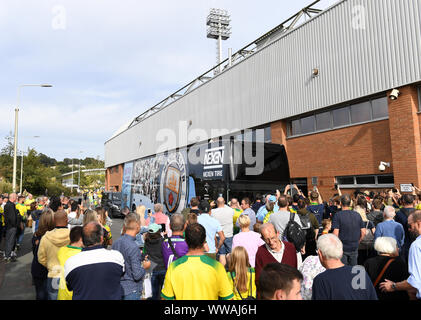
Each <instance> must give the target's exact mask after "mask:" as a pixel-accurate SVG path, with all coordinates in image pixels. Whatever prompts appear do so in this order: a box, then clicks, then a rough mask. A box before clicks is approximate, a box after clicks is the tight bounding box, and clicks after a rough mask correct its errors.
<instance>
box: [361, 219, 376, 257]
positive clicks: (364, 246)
mask: <svg viewBox="0 0 421 320" xmlns="http://www.w3.org/2000/svg"><path fill="white" fill-rule="evenodd" d="M369 223H370V221H367V224H366V225H365V229H366V233H365V236H364V238H363V239H362V240H361V242H360V244H359V246H358V250H370V249H372V248H373V246H374V234H373V231H372V230H371V229H369V228H368V224H369Z"/></svg>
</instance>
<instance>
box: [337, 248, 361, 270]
mask: <svg viewBox="0 0 421 320" xmlns="http://www.w3.org/2000/svg"><path fill="white" fill-rule="evenodd" d="M357 260H358V249H356V250H354V251H344V254H343V256H342V259H341V261H342V263H343V264H344V265H346V266H351V267H353V266H356V265H357Z"/></svg>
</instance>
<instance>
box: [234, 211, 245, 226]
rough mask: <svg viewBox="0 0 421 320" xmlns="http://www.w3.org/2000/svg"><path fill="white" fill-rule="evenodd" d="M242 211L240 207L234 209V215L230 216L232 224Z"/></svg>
mask: <svg viewBox="0 0 421 320" xmlns="http://www.w3.org/2000/svg"><path fill="white" fill-rule="evenodd" d="M242 213H243V210H240V209H234V215H233V216H232V221H233V223H234V226H235V224H236V222H237V219H238V217H239V216H240V215H241V214H242Z"/></svg>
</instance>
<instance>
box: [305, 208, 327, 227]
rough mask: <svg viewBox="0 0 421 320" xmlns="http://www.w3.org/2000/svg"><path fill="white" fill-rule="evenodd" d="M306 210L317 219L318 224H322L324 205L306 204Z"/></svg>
mask: <svg viewBox="0 0 421 320" xmlns="http://www.w3.org/2000/svg"><path fill="white" fill-rule="evenodd" d="M307 210H308V211H310V212H311V213H312V214H314V216H315V217H316V219H317V222H319V225H322V220H323V216H324V211H325V206H324V205H321V204H319V205H312V206H308V207H307Z"/></svg>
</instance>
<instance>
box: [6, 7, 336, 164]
mask: <svg viewBox="0 0 421 320" xmlns="http://www.w3.org/2000/svg"><path fill="white" fill-rule="evenodd" d="M311 2H312V0H294V1H290V0H288V1H287V0H281V1H280V0H274V1H272V0H270V1H269V0H268V1H259V2H258V1H255V0H254V1H252V0H243V1H239V0H178V1H174V0H172V1H170V0H157V1H143V0H120V1H116V0H85V1H81V0H61V1H59V0H37V1H33V0H3V1H1V2H0V72H1V76H0V148H1V147H3V146H4V144H5V139H4V137H6V135H8V133H9V132H13V130H14V116H15V112H14V109H15V107H16V104H17V88H18V86H19V85H21V84H38V83H50V84H52V85H53V87H52V88H38V87H24V88H23V89H22V90H21V103H20V112H19V130H18V132H19V137H18V141H19V149H20V150H22V149H24V150H26V149H27V148H28V147H29V146H30V147H34V148H35V149H36V150H37V151H38V152H42V153H44V154H46V155H48V156H50V157H54V158H56V159H58V160H62V159H63V158H66V157H67V158H71V157H74V158H77V157H79V155H81V156H82V157H83V158H84V157H87V156H89V157H95V158H96V157H98V156H99V157H100V158H101V159H103V157H104V142H105V141H106V140H107V139H109V138H110V137H111V136H112V134H113V133H114V132H115V131H116V130H118V129H119V128H120V127H121V126H122V125H123V124H124V123H126V122H128V121H129V120H130V119H132V118H134V117H135V116H137V115H139V114H141V113H142V112H143V111H145V110H146V109H148V108H150V107H152V106H153V105H155V104H156V103H158V102H159V101H161V100H162V99H164V98H166V97H167V96H168V95H170V94H171V93H173V92H174V91H176V90H178V89H180V88H181V87H183V86H184V85H185V84H187V83H188V82H190V81H191V80H193V79H194V78H196V77H197V76H199V75H201V74H202V73H203V72H205V71H207V70H208V69H210V68H211V67H212V66H214V65H215V62H216V44H215V41H214V40H211V39H207V38H206V25H205V21H206V16H207V14H208V12H209V9H210V8H221V9H225V10H228V12H229V14H231V20H232V22H231V27H232V35H231V38H230V39H229V40H227V41H224V42H223V56H224V58H225V57H226V56H227V51H228V48H232V49H233V52H235V51H237V50H239V49H241V48H242V47H244V46H245V45H247V44H249V43H250V42H252V41H253V40H255V39H257V38H258V37H259V36H260V35H262V34H264V33H265V32H267V31H269V30H270V29H271V28H273V27H275V26H277V25H278V24H280V23H281V22H282V21H283V20H285V19H287V18H289V17H290V16H291V15H293V14H295V13H296V12H297V11H299V10H300V9H301V8H303V7H305V6H307V5H309V4H310V3H311ZM336 2H337V1H336V0H322V1H321V2H320V5H319V6H318V7H319V8H322V9H323V8H327V7H328V6H330V5H332V4H334V3H336ZM34 136H39V138H34ZM81 152H82V153H81Z"/></svg>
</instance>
